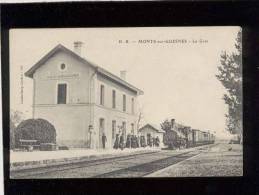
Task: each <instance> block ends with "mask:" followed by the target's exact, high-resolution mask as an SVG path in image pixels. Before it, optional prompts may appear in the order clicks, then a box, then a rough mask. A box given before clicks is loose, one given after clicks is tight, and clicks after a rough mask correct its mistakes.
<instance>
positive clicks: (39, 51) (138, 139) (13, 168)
mask: <svg viewBox="0 0 259 195" xmlns="http://www.w3.org/2000/svg"><path fill="white" fill-rule="evenodd" d="M9 45H10V49H9V56H10V67H9V69H10V75H9V76H10V149H9V151H10V152H9V154H10V163H9V164H10V167H9V172H10V178H11V179H53V178H59V179H62V178H140V177H147V178H164V177H166V178H175V177H177V178H179V177H180V178H182V177H184V178H186V177H219V176H220V177H229V176H234V177H235V176H243V92H242V78H243V76H242V28H241V27H239V26H213V27H212V26H202V27H198V26H196V27H117V28H115V27H113V28H111V27H105V28H26V29H25V28H24V29H23V28H12V29H10V30H9Z"/></svg>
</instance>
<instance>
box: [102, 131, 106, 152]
mask: <svg viewBox="0 0 259 195" xmlns="http://www.w3.org/2000/svg"><path fill="white" fill-rule="evenodd" d="M106 141H107V138H106V136H105V134H104V133H103V135H102V144H103V149H105V143H106Z"/></svg>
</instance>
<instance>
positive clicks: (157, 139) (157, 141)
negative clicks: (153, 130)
mask: <svg viewBox="0 0 259 195" xmlns="http://www.w3.org/2000/svg"><path fill="white" fill-rule="evenodd" d="M159 144H160V140H159V137H158V136H157V137H156V147H159Z"/></svg>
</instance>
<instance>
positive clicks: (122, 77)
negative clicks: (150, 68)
mask: <svg viewBox="0 0 259 195" xmlns="http://www.w3.org/2000/svg"><path fill="white" fill-rule="evenodd" d="M126 73H127V71H126V70H122V71H121V72H120V78H121V79H122V80H124V81H125V80H126Z"/></svg>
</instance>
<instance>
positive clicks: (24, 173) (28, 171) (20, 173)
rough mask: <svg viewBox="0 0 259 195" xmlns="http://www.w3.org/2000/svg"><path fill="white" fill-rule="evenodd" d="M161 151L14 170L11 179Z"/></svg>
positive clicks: (100, 163) (123, 159) (11, 172)
mask: <svg viewBox="0 0 259 195" xmlns="http://www.w3.org/2000/svg"><path fill="white" fill-rule="evenodd" d="M158 152H159V151H152V152H146V153H138V154H130V155H127V156H115V157H109V158H103V159H95V160H86V161H79V162H75V163H69V164H60V165H51V166H47V167H39V168H29V169H23V170H14V171H10V178H13V179H23V178H30V176H35V175H41V174H46V173H50V172H55V171H65V170H71V169H78V168H82V167H91V166H96V165H102V164H106V163H109V162H113V161H115V160H116V161H125V160H129V159H134V158H136V157H139V156H147V155H154V153H158Z"/></svg>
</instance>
